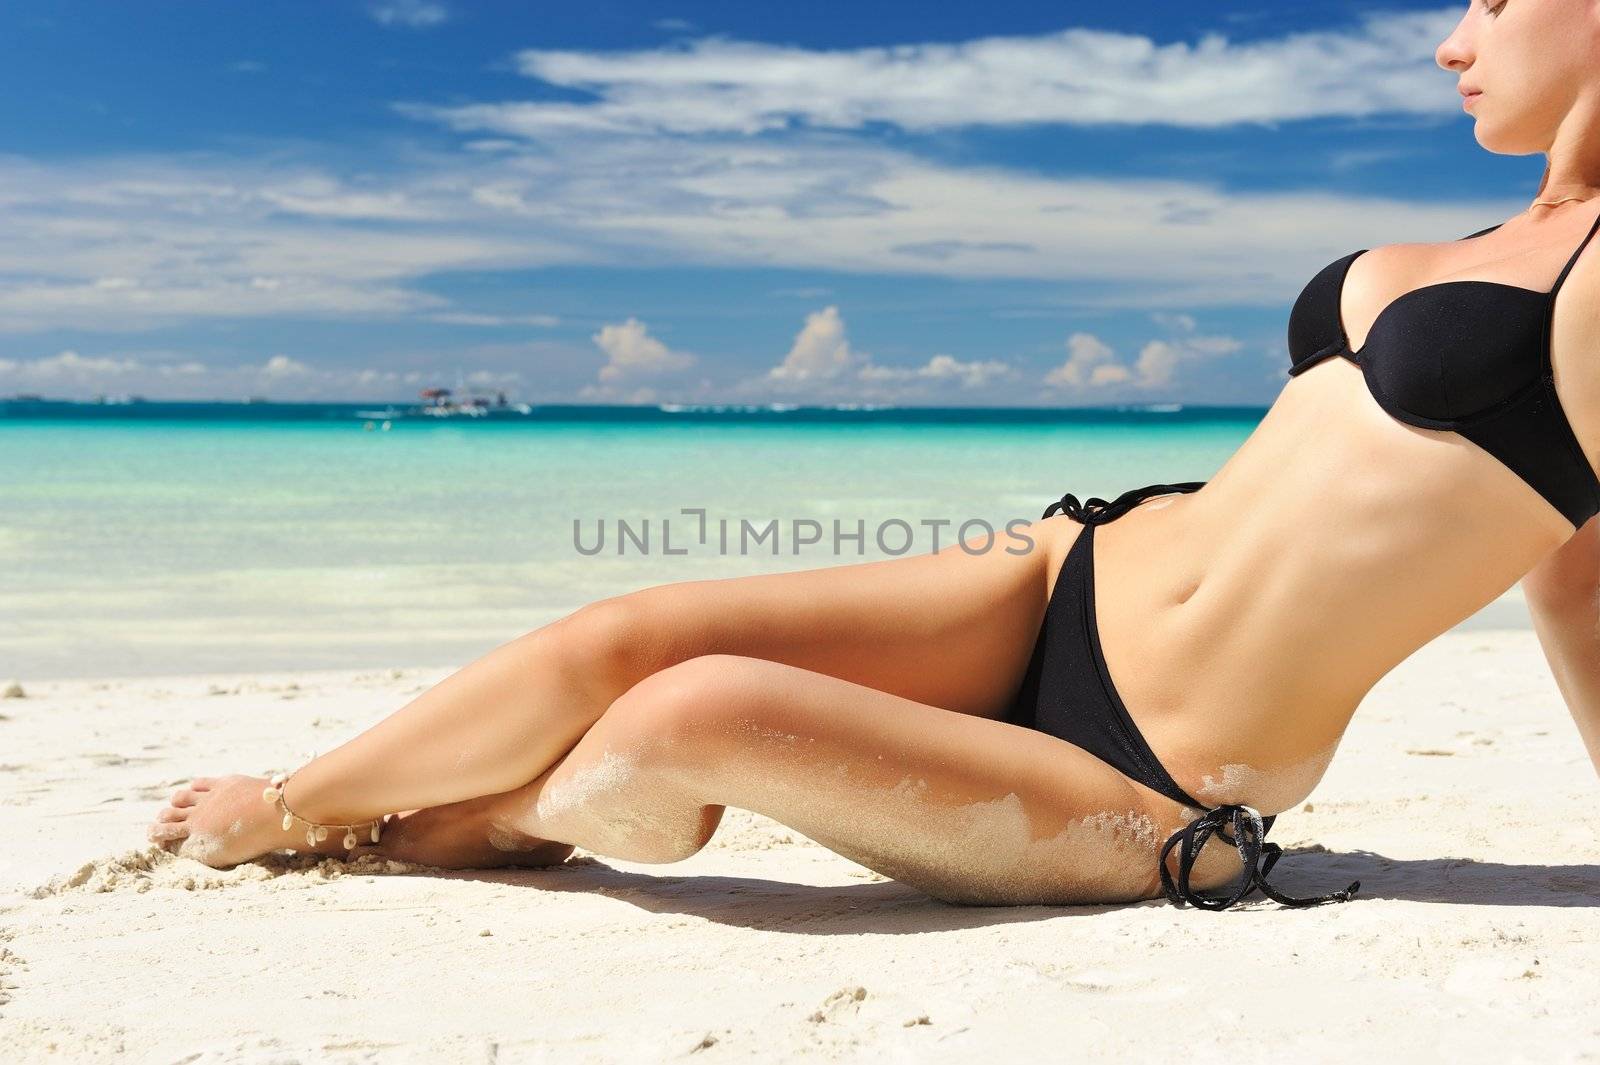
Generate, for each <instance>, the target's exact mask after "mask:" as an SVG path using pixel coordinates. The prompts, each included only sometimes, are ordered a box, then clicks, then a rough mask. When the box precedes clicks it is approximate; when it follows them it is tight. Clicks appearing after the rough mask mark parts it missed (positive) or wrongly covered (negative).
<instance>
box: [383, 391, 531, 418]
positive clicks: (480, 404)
mask: <svg viewBox="0 0 1600 1065" xmlns="http://www.w3.org/2000/svg"><path fill="white" fill-rule="evenodd" d="M417 395H418V397H419V398H420V399H421V400H422V404H421V405H420V406H416V407H411V408H409V409H407V410H406V411H405V412H404V413H406V414H417V415H421V416H423V417H425V418H490V417H496V416H501V417H503V416H506V415H526V414H532V413H533V407H532V406H530V405H529V404H527V403H512V402H510V401H509V400H507V399H506V394H505V393H504V392H496V393H495V395H494V398H493V399H492V400H491V399H490V398H489V397H487V396H472V395H468V396H465V397H463V398H461V399H455V398H453V397H454V396H455V393H454V392H452V391H451V390H450V389H448V388H424V389H423V390H422V391H421V392H419V393H418V394H417ZM367 416H368V417H371V416H372V415H370V414H369V415H367ZM379 417H399V415H398V414H384V415H379Z"/></svg>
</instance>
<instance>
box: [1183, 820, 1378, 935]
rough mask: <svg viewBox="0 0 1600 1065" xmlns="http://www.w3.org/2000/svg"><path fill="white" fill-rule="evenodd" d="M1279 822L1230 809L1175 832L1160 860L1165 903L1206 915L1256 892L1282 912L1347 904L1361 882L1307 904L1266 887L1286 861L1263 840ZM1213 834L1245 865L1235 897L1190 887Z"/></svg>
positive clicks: (1314, 897)
mask: <svg viewBox="0 0 1600 1065" xmlns="http://www.w3.org/2000/svg"><path fill="white" fill-rule="evenodd" d="M1276 816H1277V815H1275V814H1274V815H1273V816H1272V817H1266V818H1263V817H1262V816H1261V814H1260V813H1259V812H1258V811H1257V810H1256V809H1255V808H1254V807H1250V806H1244V805H1240V804H1237V803H1229V804H1227V805H1225V806H1218V807H1217V808H1216V809H1214V810H1209V811H1207V812H1206V813H1205V814H1204V815H1203V816H1201V817H1197V818H1195V819H1194V820H1193V821H1191V822H1189V824H1187V825H1186V826H1184V827H1183V828H1181V829H1179V830H1178V831H1176V832H1174V833H1173V834H1172V836H1171V837H1170V838H1169V839H1168V840H1167V843H1166V846H1164V847H1162V848H1161V857H1160V859H1159V866H1160V869H1161V887H1162V889H1163V890H1165V891H1166V893H1167V899H1168V900H1169V901H1171V902H1174V903H1178V904H1180V905H1181V904H1182V903H1184V902H1187V903H1189V904H1190V905H1192V906H1196V907H1198V908H1200V909H1202V910H1226V909H1227V908H1228V907H1230V906H1232V905H1233V904H1234V903H1236V902H1238V901H1239V900H1240V899H1243V898H1245V897H1246V896H1248V895H1249V894H1250V893H1251V892H1253V891H1255V889H1256V888H1260V889H1261V893H1262V894H1263V895H1265V896H1267V897H1268V898H1269V899H1271V900H1272V901H1273V902H1276V903H1278V904H1279V905H1280V906H1289V907H1302V906H1321V905H1323V904H1324V903H1328V902H1349V901H1350V899H1351V898H1352V897H1353V896H1354V895H1355V893H1356V892H1357V891H1358V890H1360V888H1361V881H1359V880H1354V881H1351V883H1350V886H1349V887H1347V888H1344V889H1342V890H1340V891H1331V892H1329V893H1328V894H1326V895H1312V896H1309V897H1306V898H1296V897H1294V896H1292V895H1285V894H1283V893H1282V892H1280V891H1278V890H1277V889H1276V888H1274V887H1273V886H1272V885H1271V884H1268V883H1267V874H1268V873H1270V872H1271V871H1272V867H1273V866H1274V865H1276V864H1278V859H1279V858H1281V857H1282V856H1283V848H1282V847H1280V846H1278V845H1277V844H1276V843H1267V842H1265V836H1266V834H1267V832H1268V831H1269V830H1270V829H1271V828H1272V822H1273V821H1274V820H1275V819H1276ZM1230 822H1231V827H1232V829H1233V835H1231V836H1230V835H1228V833H1227V831H1226V830H1225V828H1224V826H1226V825H1229V824H1230ZM1213 832H1214V833H1216V835H1217V837H1218V838H1220V839H1222V840H1224V841H1226V842H1228V843H1231V844H1233V845H1234V846H1235V847H1236V848H1238V851H1239V860H1240V862H1242V863H1243V865H1244V875H1243V876H1242V877H1241V878H1240V881H1239V886H1238V888H1237V889H1235V891H1234V893H1233V894H1232V895H1228V896H1219V895H1206V894H1203V893H1201V892H1199V891H1196V890H1194V889H1193V888H1191V887H1190V886H1189V874H1190V873H1191V872H1192V871H1193V869H1194V863H1195V861H1196V859H1198V858H1199V857H1200V848H1201V847H1203V846H1205V842H1206V840H1207V839H1209V838H1210V837H1211V834H1212V833H1213ZM1180 843H1181V844H1182V846H1181V848H1180V849H1179V851H1178V877H1177V882H1176V883H1174V882H1173V877H1172V873H1171V872H1170V871H1168V869H1167V855H1168V854H1170V853H1171V852H1172V848H1173V847H1175V846H1178V845H1179V844H1180ZM1263 859H1265V860H1264V861H1263Z"/></svg>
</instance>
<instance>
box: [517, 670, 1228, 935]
mask: <svg viewBox="0 0 1600 1065" xmlns="http://www.w3.org/2000/svg"><path fill="white" fill-rule="evenodd" d="M622 766H626V767H629V769H630V771H629V772H626V773H623V772H619V771H618V769H619V767H622ZM623 781H626V782H627V785H626V787H625V788H624V787H623V786H622V784H621V782H623ZM596 782H600V783H601V784H602V786H603V787H609V786H612V782H617V786H618V787H619V788H620V789H621V790H619V791H618V793H617V794H616V795H615V796H610V795H607V794H606V793H604V791H603V790H602V791H599V792H597V791H596ZM536 783H537V784H538V785H539V787H540V788H541V789H546V788H548V789H550V791H551V792H553V793H555V794H560V793H562V792H563V791H575V792H582V793H583V794H584V795H585V798H586V803H587V804H588V815H589V816H592V817H594V818H597V819H599V820H600V821H608V822H615V821H617V820H618V819H619V818H621V819H623V820H626V821H628V822H629V823H632V822H636V821H638V820H639V819H640V818H641V817H644V816H645V815H644V814H643V813H642V812H641V811H640V810H639V809H638V807H639V805H640V804H646V803H654V804H657V806H658V808H657V812H656V813H655V814H654V815H652V816H653V817H654V819H655V821H656V822H657V823H672V822H673V821H674V820H676V821H677V822H681V823H682V824H684V825H687V826H691V827H690V828H689V829H688V831H690V832H692V831H693V830H694V829H693V826H695V825H702V826H713V827H714V826H715V824H716V816H717V815H719V814H720V812H721V807H725V806H736V807H739V808H741V809H746V810H752V811H754V812H756V813H760V814H763V815H765V816H767V817H770V818H772V819H774V820H776V821H779V822H781V823H783V824H785V825H788V826H789V827H791V828H793V829H795V830H797V831H799V832H801V833H803V834H805V835H806V836H809V837H810V838H812V839H814V840H816V841H817V842H818V843H821V844H823V845H824V846H826V847H828V848H829V849H831V850H834V851H836V852H838V853H839V854H842V855H844V856H845V857H847V858H850V859H851V860H853V861H856V862H859V863H860V864H862V865H865V866H867V867H868V868H871V869H874V870H876V871H878V872H880V873H882V874H884V875H885V876H889V877H893V878H894V879H896V880H900V881H902V882H904V883H907V884H909V885H910V886H912V887H915V888H918V889H919V890H922V891H924V892H926V893H928V894H930V895H933V896H935V897H937V898H940V899H943V900H946V901H950V902H962V903H971V904H1026V903H1074V902H1120V901H1130V900H1136V899H1146V898H1153V897H1156V896H1158V895H1159V894H1160V888H1159V874H1158V870H1157V863H1158V860H1159V852H1160V846H1161V844H1162V843H1163V842H1164V841H1165V839H1166V837H1167V835H1168V834H1170V832H1171V831H1173V830H1174V829H1176V828H1177V827H1178V826H1179V823H1180V818H1181V814H1180V813H1179V810H1178V807H1177V804H1175V803H1172V802H1171V801H1170V800H1167V799H1164V798H1162V797H1161V796H1159V795H1156V794H1155V793H1153V792H1148V790H1147V789H1144V788H1142V787H1140V786H1138V785H1136V784H1134V783H1133V782H1131V781H1129V780H1128V779H1127V778H1126V777H1124V776H1123V775H1122V774H1121V773H1119V772H1117V771H1116V770H1115V769H1114V768H1112V767H1111V766H1109V765H1107V764H1106V763H1104V762H1102V761H1100V760H1099V759H1097V758H1095V757H1094V756H1092V755H1090V754H1088V753H1087V752H1085V751H1083V750H1081V749H1080V748H1077V747H1074V746H1073V745H1072V744H1069V743H1067V742H1065V741H1063V740H1059V739H1056V738H1054V737H1051V736H1048V735H1045V734H1044V733H1040V732H1036V731H1033V730H1030V729H1025V728H1021V727H1018V726H1015V725H1010V724H1007V723H1005V722H1001V721H994V720H988V719H985V718H982V717H979V716H975V715H970V714H960V713H955V712H952V711H950V710H947V709H944V708H942V707H939V706H935V705H930V704H927V703H923V702H918V701H915V700H911V699H906V698H904V697H901V696H897V695H893V694H890V693H888V692H884V691H880V690H878V689H876V688H871V687H867V686H863V685H860V684H856V683H852V682H850V681H847V680H842V679H840V678H837V677H832V676H828V675H825V674H820V673H815V672H812V671H810V670H806V669H801V668H798V667H794V666H789V665H784V664H782V663H775V662H770V661H767V660H763V659H750V658H741V657H738V656H732V655H710V656H705V657H701V658H696V659H692V660H690V661H688V662H684V663H682V664H680V665H678V666H674V667H670V668H668V669H666V670H663V671H661V672H659V673H657V674H654V675H652V676H651V677H649V678H647V679H646V680H645V681H643V682H641V683H640V684H638V685H636V686H635V687H634V688H632V689H630V690H629V692H628V693H627V694H626V695H625V696H624V697H623V698H622V699H619V700H618V701H617V702H616V703H615V704H613V706H612V707H611V709H610V710H609V711H608V712H607V713H606V714H605V715H604V716H603V717H602V718H601V720H600V721H599V722H598V723H597V724H596V725H595V726H594V727H593V728H592V729H590V730H589V732H588V734H587V735H585V736H584V738H583V739H582V740H581V741H580V742H579V743H578V745H577V746H576V747H574V749H573V750H572V751H571V752H570V753H569V754H568V756H567V757H566V758H565V759H564V760H563V761H562V763H560V764H559V765H558V766H556V767H555V768H554V769H553V770H552V772H551V773H550V774H549V775H548V778H547V779H542V780H540V781H538V782H536ZM608 805H615V806H616V807H617V808H616V809H609V810H608ZM663 806H664V807H666V808H667V809H666V810H661V809H659V807H663ZM624 807H627V808H628V809H631V810H632V812H631V813H627V817H626V818H623V813H624V812H626V811H625V810H624V809H623V808H624ZM674 808H675V809H676V810H677V813H676V816H675V818H674V817H673V816H671V810H672V809H674ZM544 827H545V828H546V829H547V830H548V829H549V828H550V826H544ZM706 835H707V836H709V831H707V833H706ZM566 842H570V843H575V844H577V845H579V846H586V847H587V846H588V845H587V844H585V842H584V841H583V840H582V839H568V840H566ZM703 842H705V838H704V837H703V838H700V839H698V840H696V841H694V842H693V843H692V844H691V846H690V847H689V848H688V850H687V851H681V852H679V854H678V856H680V857H681V856H683V854H684V853H690V852H692V850H693V848H694V847H696V846H698V845H699V844H701V843H703ZM1211 849H1212V848H1207V850H1208V851H1209V850H1211ZM1207 857H1210V858H1211V859H1212V861H1211V862H1210V863H1208V866H1207V868H1198V867H1197V868H1198V872H1199V876H1197V883H1201V884H1204V883H1207V882H1214V883H1221V882H1224V881H1225V878H1226V876H1227V875H1228V871H1229V866H1228V864H1227V861H1226V860H1225V859H1226V856H1222V858H1223V860H1222V861H1221V862H1220V864H1217V856H1216V855H1209V856H1207ZM1219 876H1220V878H1219Z"/></svg>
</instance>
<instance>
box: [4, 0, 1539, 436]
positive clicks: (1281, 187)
mask: <svg viewBox="0 0 1600 1065" xmlns="http://www.w3.org/2000/svg"><path fill="white" fill-rule="evenodd" d="M1464 10H1465V4H1464V3H1452V4H1448V5H1443V6H1440V5H1415V4H1403V3H1386V4H1373V3H1363V2H1357V3H1338V4H1316V5H1311V4H1284V3H1281V2H1276V3H1265V2H1260V3H1225V2H1218V3H1207V4H1195V3H1174V2H1170V0H1147V2H1145V3H1141V4H1130V5H1106V4H1054V5H1044V4H1037V3H1012V2H1009V0H991V2H988V3H985V4H981V5H978V4H958V5H948V6H947V9H941V8H940V5H929V4H926V3H917V4H911V3H898V2H896V3H874V4H861V3H836V2H832V0H812V2H809V3H807V4H804V5H765V4H750V3H748V2H746V3H739V4H734V3H693V2H688V3H663V4H647V3H634V2H620V0H617V2H595V0H589V2H586V3H585V4H581V5H579V4H564V5H546V4H539V5H534V4H529V3H526V2H523V3H511V2H505V3H471V4H469V3H465V2H458V0H439V2H431V0H371V2H358V3H346V2H342V0H321V2H315V3H311V2H294V0H280V2H276V3H273V4H259V3H258V4H242V3H241V4H194V3H176V2H164V0H140V2H139V3H122V2H109V0H108V2H103V3H72V2H63V3H59V4H50V5H22V4H16V5H7V6H6V7H5V8H4V9H3V10H0V89H3V91H0V128H3V129H4V130H5V131H6V136H5V137H4V139H3V140H0V394H7V393H12V392H19V391H28V392H42V393H44V394H46V395H52V396H65V397H85V398H86V397H90V396H93V395H95V394H97V393H107V394H121V393H129V392H133V393H139V394H143V395H146V396H148V397H150V398H175V399H201V398H219V399H238V398H242V397H244V396H247V395H256V396H267V397H271V398H279V399H320V400H406V399H410V398H413V397H414V396H415V394H416V392H417V390H418V389H420V388H422V387H426V386H428V385H435V384H443V385H447V386H454V385H456V384H457V383H458V381H460V382H464V383H466V384H468V385H469V386H470V387H474V388H479V389H483V390H492V389H496V388H499V389H504V390H505V391H506V392H507V393H508V394H509V395H510V396H512V397H513V398H517V399H523V400H527V401H529V402H623V403H629V402H638V403H653V402H697V401H705V402H728V401H735V402H806V403H810V402H816V403H833V402H881V403H902V404H910V405H946V404H949V405H965V404H979V405H1010V404H1025V405H1051V406H1080V405H1094V404H1102V403H1128V402H1135V403H1143V402H1174V401H1178V402H1189V403H1250V404H1254V403H1262V404H1264V403H1268V402H1270V401H1271V399H1272V397H1273V396H1274V395H1275V394H1276V393H1277V391H1278V390H1279V388H1281V387H1282V385H1283V384H1284V383H1285V382H1286V380H1287V375H1286V372H1285V371H1286V367H1287V365H1288V355H1287V352H1286V350H1285V339H1284V333H1285V324H1286V320H1287V316H1288V312H1289V308H1290V306H1291V304H1292V303H1293V300H1294V297H1295V295H1296V294H1297V293H1298V292H1299V289H1300V287H1301V286H1302V285H1303V284H1304V283H1305V282H1306V281H1307V280H1309V278H1310V277H1311V275H1312V274H1314V273H1315V272H1316V271H1317V270H1318V269H1320V268H1321V267H1322V266H1323V265H1325V264H1326V263H1327V262H1329V261H1331V260H1332V259H1334V258H1336V257H1338V256H1339V255H1342V254H1344V253H1345V252H1347V251H1351V250H1354V249H1356V248H1361V247H1369V246H1373V245H1376V244H1380V243H1395V242H1399V241H1411V240H1447V239H1452V238H1454V237H1459V236H1463V235H1465V234H1467V233H1469V232H1472V231H1475V230H1477V229H1481V228H1484V227H1485V226H1488V225H1490V224H1493V223H1495V222H1498V221H1501V220H1502V219H1504V218H1506V217H1509V216H1510V215H1513V214H1515V213H1517V212H1518V211H1520V210H1521V209H1523V208H1524V207H1525V206H1526V205H1527V203H1528V202H1529V201H1530V200H1531V199H1532V198H1533V193H1534V191H1535V190H1536V188H1537V186H1538V183H1539V178H1540V175H1541V174H1542V172H1543V168H1544V160H1543V157H1542V156H1538V155H1535V156H1525V157H1506V156H1494V155H1491V154H1490V153H1488V152H1486V151H1484V150H1483V149H1482V148H1480V147H1479V146H1478V145H1477V143H1476V142H1475V141H1474V139H1473V134H1472V125H1471V118H1470V116H1468V115H1465V114H1464V113H1462V111H1461V109H1460V101H1459V97H1458V95H1457V93H1456V88H1455V82H1456V78H1455V76H1454V75H1452V74H1450V73H1447V72H1445V71H1443V70H1440V69H1439V68H1438V67H1437V66H1436V65H1435V62H1434V58H1433V56H1434V49H1435V48H1436V47H1437V45H1438V44H1439V42H1440V41H1441V40H1442V39H1443V38H1444V37H1445V36H1446V35H1447V34H1448V33H1449V31H1450V29H1451V28H1452V27H1453V26H1454V24H1455V23H1456V21H1457V20H1458V19H1459V18H1460V16H1461V14H1462V12H1463V11H1464Z"/></svg>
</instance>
